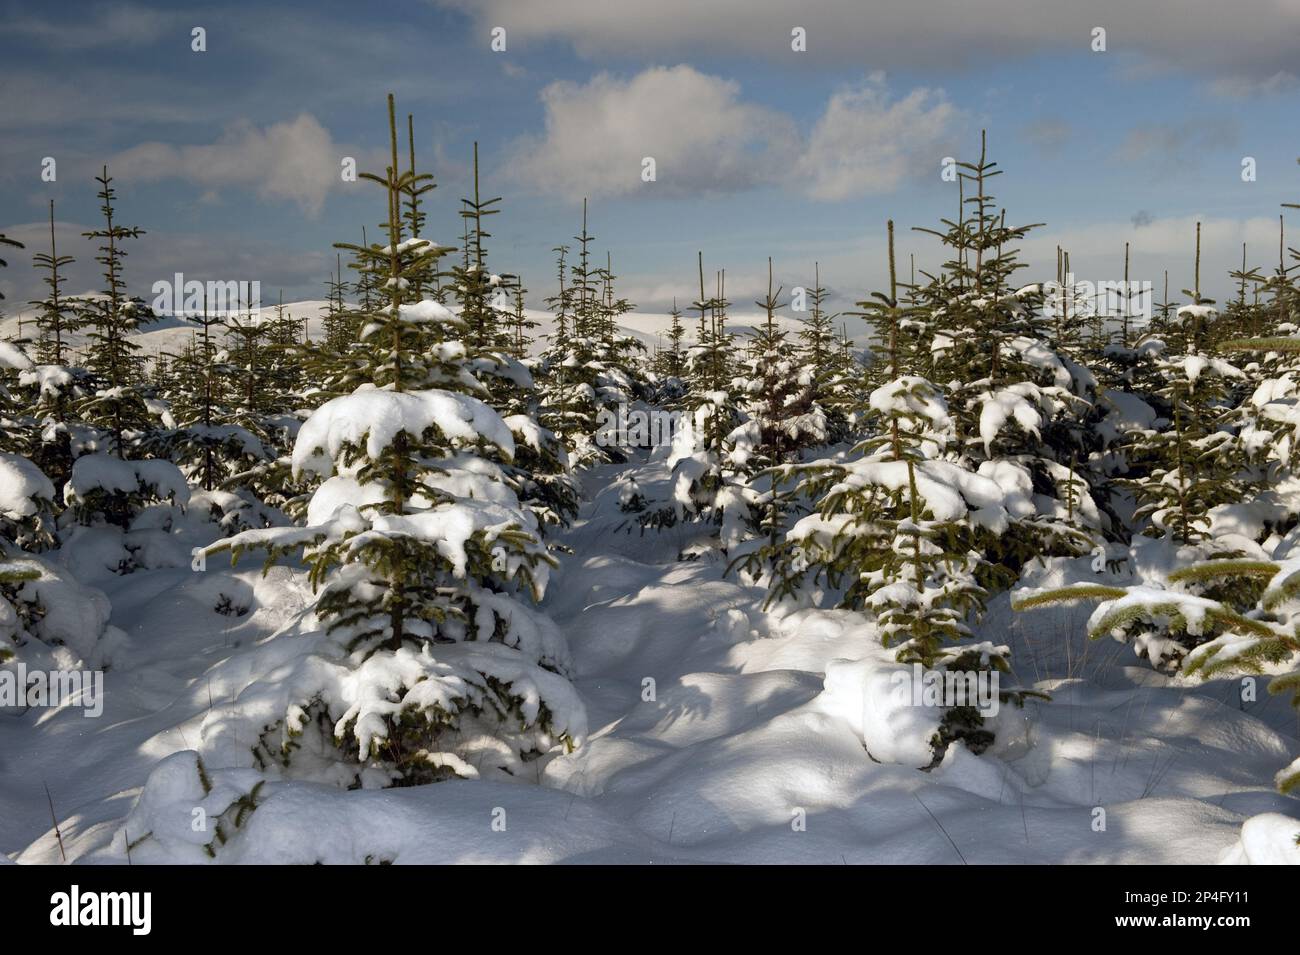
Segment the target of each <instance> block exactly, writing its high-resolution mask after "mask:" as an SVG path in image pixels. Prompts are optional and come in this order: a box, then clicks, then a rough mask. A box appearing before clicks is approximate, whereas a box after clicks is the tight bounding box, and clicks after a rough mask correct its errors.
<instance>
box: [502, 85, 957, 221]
mask: <svg viewBox="0 0 1300 955" xmlns="http://www.w3.org/2000/svg"><path fill="white" fill-rule="evenodd" d="M541 98H542V104H543V107H544V109H545V113H546V118H545V132H544V133H543V134H542V135H541V136H535V137H525V138H524V139H521V140H519V141H517V142H516V144H515V146H514V149H513V151H512V156H511V161H510V168H511V170H512V172H513V173H514V175H515V176H516V177H517V178H519V179H520V180H522V181H523V182H525V183H526V184H528V185H530V186H532V187H533V188H535V189H537V190H538V191H541V192H547V193H553V194H556V195H562V196H566V197H574V196H584V195H585V196H591V197H602V196H620V195H630V194H633V193H636V192H638V191H640V190H643V189H646V188H653V189H654V190H655V192H654V193H653V194H654V195H661V196H676V197H680V196H690V195H700V194H707V193H719V192H735V191H740V190H744V189H750V188H754V187H756V186H760V185H772V184H785V185H787V186H789V187H791V188H794V189H796V190H798V191H800V192H803V193H805V194H806V195H808V196H810V197H811V198H814V199H819V200H842V199H848V198H853V197H856V196H861V195H867V194H873V193H881V192H889V191H891V190H893V189H895V188H897V186H898V185H899V184H900V183H901V182H902V181H903V179H904V178H905V177H907V176H908V175H910V174H911V173H913V172H914V171H916V170H917V169H918V168H922V167H924V168H930V167H931V166H937V164H938V162H939V156H940V151H939V146H938V143H939V142H940V141H941V140H942V138H943V137H944V136H945V135H946V134H947V133H948V131H949V130H950V128H951V126H952V125H953V123H954V121H955V119H956V118H957V111H956V110H955V108H954V107H953V106H952V104H951V103H949V102H948V100H947V99H946V98H945V97H944V95H943V93H942V92H939V91H934V90H928V89H917V90H913V91H912V92H911V93H909V94H907V95H906V96H904V97H902V98H900V99H897V100H891V99H890V96H889V92H888V90H887V88H886V85H885V81H884V77H883V75H880V74H875V75H873V76H871V77H870V78H868V79H867V80H866V81H864V82H863V83H861V84H859V85H856V86H851V87H845V88H843V89H841V90H839V91H837V92H836V93H834V94H833V95H832V96H831V98H830V99H829V101H828V102H827V104H826V108H825V110H824V112H823V113H822V115H821V117H820V118H819V119H818V120H817V121H816V123H815V124H814V125H813V127H812V129H811V130H810V131H809V132H808V133H807V134H806V135H804V134H802V133H801V132H800V131H799V128H798V124H797V123H796V122H795V120H794V118H793V117H791V116H789V115H787V114H785V113H782V112H779V111H776V110H772V109H768V108H766V107H763V106H758V105H755V104H752V103H747V102H745V101H744V100H743V99H742V98H741V95H740V87H739V86H738V84H736V83H735V82H733V81H731V80H726V79H723V78H720V77H717V76H710V75H708V74H705V73H701V72H699V71H697V70H695V69H693V68H692V67H689V66H675V67H671V68H666V67H653V68H651V69H647V70H645V71H643V72H641V73H639V74H637V75H636V76H634V77H632V78H630V79H622V78H618V77H615V76H611V75H610V74H608V73H601V74H599V75H597V76H596V77H594V78H593V79H592V80H591V81H590V82H588V83H585V84H577V83H572V82H559V83H553V84H551V85H550V86H547V87H546V88H545V89H544V90H543V91H542V94H541ZM646 157H651V158H653V159H654V161H655V173H656V178H655V181H654V182H653V183H652V184H647V183H645V182H643V181H642V177H641V173H642V168H643V167H642V162H643V160H644V159H645V158H646Z"/></svg>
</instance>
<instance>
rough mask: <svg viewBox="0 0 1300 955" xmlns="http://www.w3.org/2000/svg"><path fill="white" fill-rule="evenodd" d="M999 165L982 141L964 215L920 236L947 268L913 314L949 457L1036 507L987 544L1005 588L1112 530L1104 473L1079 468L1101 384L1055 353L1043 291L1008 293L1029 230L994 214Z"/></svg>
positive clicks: (965, 175)
mask: <svg viewBox="0 0 1300 955" xmlns="http://www.w3.org/2000/svg"><path fill="white" fill-rule="evenodd" d="M996 165H997V164H996V163H994V162H991V161H989V160H988V159H987V153H986V150H985V146H984V139H983V136H981V148H980V159H979V162H978V163H962V164H960V170H961V171H960V172H959V176H958V178H959V181H970V182H973V183H974V190H973V191H974V195H971V196H969V197H966V198H965V200H964V203H965V206H968V207H969V209H970V212H969V214H968V215H963V217H962V218H961V219H959V221H957V222H949V221H947V220H945V228H944V229H942V230H930V229H922V230H920V231H924V232H930V233H931V234H934V235H936V236H938V237H939V238H940V240H941V241H942V242H943V244H944V245H945V246H946V247H947V248H948V249H949V250H950V252H951V255H952V258H951V259H950V260H949V261H948V262H947V263H945V266H944V272H942V273H941V274H940V275H939V276H937V277H932V278H931V279H930V281H929V282H928V283H927V284H926V285H924V286H923V287H921V288H919V289H918V290H917V292H916V304H917V307H918V308H920V309H921V310H922V311H923V313H924V314H925V316H926V317H925V320H924V330H925V332H926V336H927V338H928V346H929V347H928V350H929V352H930V362H929V367H930V369H931V370H930V374H931V376H932V378H931V380H934V381H938V382H944V383H946V384H945V393H946V397H947V402H948V407H949V410H950V413H951V415H952V417H953V421H954V424H955V427H956V431H957V435H958V438H959V441H960V444H959V445H958V446H957V447H956V448H955V449H954V450H955V452H956V453H957V454H958V455H959V456H960V458H961V459H962V463H963V464H964V465H966V466H969V467H970V468H971V469H972V470H976V471H978V472H979V473H981V474H985V475H987V476H988V477H990V479H992V480H994V481H995V482H996V483H997V484H998V485H999V486H1001V487H1003V488H1004V489H1005V490H1006V491H1007V492H1008V493H1009V494H1014V495H1015V496H1017V497H1018V498H1020V499H1023V500H1025V501H1027V502H1029V504H1030V505H1031V507H1032V512H1030V513H1026V514H1017V518H1018V519H1017V520H1016V521H1015V522H1014V523H1013V524H1012V525H1011V526H1009V527H1007V528H1006V529H1005V531H1004V532H1003V533H1001V534H999V535H997V536H996V537H995V538H993V539H990V540H989V541H987V545H988V546H989V547H990V548H992V550H991V552H990V553H989V555H988V556H989V557H990V558H991V560H992V564H993V566H996V567H999V568H1002V569H1003V570H1004V571H1005V573H1004V574H1003V577H1004V580H1003V583H1004V584H1006V583H1010V582H1011V581H1012V580H1014V579H1015V575H1016V574H1017V573H1018V572H1019V569H1020V566H1021V564H1023V562H1024V561H1026V560H1028V559H1030V558H1032V557H1035V556H1039V555H1042V554H1044V553H1059V554H1071V553H1077V552H1079V551H1080V550H1087V549H1091V548H1092V547H1093V546H1095V545H1096V543H1097V542H1098V541H1099V540H1100V537H1101V535H1102V534H1103V533H1117V532H1118V526H1117V521H1116V518H1115V517H1114V515H1113V514H1112V513H1111V511H1110V501H1109V497H1108V493H1107V486H1106V479H1105V475H1104V474H1102V473H1098V472H1097V471H1096V470H1095V469H1094V468H1091V467H1087V466H1085V465H1086V464H1087V462H1088V461H1089V458H1090V456H1091V454H1092V453H1093V452H1094V450H1095V437H1094V436H1093V434H1092V433H1091V432H1092V429H1091V427H1090V425H1089V423H1088V420H1087V412H1088V409H1089V408H1090V406H1091V405H1092V403H1093V401H1094V399H1095V397H1096V380H1095V378H1094V377H1093V375H1092V373H1091V372H1090V371H1089V370H1088V369H1087V368H1086V367H1084V366H1083V365H1081V364H1079V363H1078V362H1076V361H1074V360H1073V359H1071V358H1070V357H1069V356H1068V355H1067V354H1062V353H1060V352H1058V351H1057V350H1056V349H1055V348H1054V347H1053V345H1052V342H1051V340H1050V337H1049V332H1048V327H1047V324H1048V323H1047V322H1046V320H1045V316H1044V314H1043V310H1042V286H1041V285H1030V286H1026V287H1023V288H1020V289H1013V288H1012V287H1011V285H1010V282H1009V280H1010V279H1011V277H1012V276H1013V275H1014V274H1015V272H1017V271H1018V270H1019V269H1020V268H1022V267H1023V264H1022V263H1020V262H1019V261H1018V253H1017V250H1016V249H1015V248H1014V244H1015V243H1016V242H1018V241H1019V240H1020V239H1022V238H1023V237H1024V236H1025V234H1026V233H1027V232H1028V231H1029V230H1030V229H1031V228H1033V226H1016V227H1012V226H1008V225H1007V224H1006V214H1005V212H1004V211H995V204H994V199H993V196H991V195H990V194H989V193H988V191H987V182H988V180H989V179H990V178H991V177H993V176H997V175H1000V174H1001V170H999V169H997V168H996ZM963 211H964V210H963Z"/></svg>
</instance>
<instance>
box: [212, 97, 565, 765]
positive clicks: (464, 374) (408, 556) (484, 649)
mask: <svg viewBox="0 0 1300 955" xmlns="http://www.w3.org/2000/svg"><path fill="white" fill-rule="evenodd" d="M389 131H390V144H391V149H392V164H391V165H390V166H389V168H388V170H387V171H386V173H385V175H383V176H377V175H374V174H366V178H367V179H368V180H370V181H374V182H378V183H379V184H380V185H381V186H383V187H384V191H385V194H386V196H387V199H388V221H387V225H388V244H387V245H386V246H382V247H379V246H376V247H373V248H370V249H365V250H359V252H358V254H359V255H361V256H362V257H363V261H364V262H365V265H366V268H367V269H368V270H369V271H370V272H372V273H373V274H374V275H375V276H376V279H377V280H378V281H380V282H382V285H383V288H384V290H385V300H384V302H383V303H382V304H378V305H376V307H375V309H374V311H373V312H371V313H370V314H368V315H366V316H365V325H364V328H363V331H362V341H363V343H364V344H365V346H366V350H367V354H368V355H369V356H370V362H371V365H370V369H371V374H372V380H371V382H370V383H369V384H367V385H365V386H363V387H361V388H359V389H358V390H357V391H356V392H355V393H353V394H350V395H345V396H341V397H338V398H334V399H332V400H331V401H328V402H326V403H325V404H324V405H323V406H321V407H320V408H319V409H317V410H316V411H315V412H314V413H313V414H312V416H311V417H310V418H309V419H308V420H307V422H306V423H305V424H304V425H303V427H302V430H301V431H300V432H299V435H298V439H297V442H296V444H295V446H294V452H293V462H294V468H295V470H296V471H297V472H300V473H310V474H313V475H315V476H316V477H317V478H319V479H321V480H322V481H323V483H322V484H321V485H320V487H319V488H318V489H317V490H316V492H315V494H314V496H313V497H312V500H311V504H310V506H309V508H308V514H307V525H306V526H305V527H302V528H286V529H279V528H277V529H269V530H259V531H248V532H245V533H243V534H240V535H237V536H235V537H234V538H231V539H228V540H226V541H223V542H220V543H219V544H217V545H214V547H213V548H211V549H210V550H212V551H217V550H220V549H225V548H229V549H231V550H232V552H233V553H234V555H236V556H237V555H238V554H240V553H241V552H243V551H245V550H248V549H254V548H263V549H266V550H268V551H269V552H270V556H271V558H272V559H274V558H276V557H277V556H279V555H283V554H286V553H289V552H291V551H296V550H297V549H298V548H301V547H305V548H306V550H305V558H306V560H307V562H308V563H309V565H310V567H311V580H312V582H313V583H314V584H315V585H317V586H319V587H320V588H321V590H320V596H319V598H318V601H317V604H316V615H317V616H318V617H319V618H320V619H321V620H322V621H323V622H324V623H325V625H326V631H325V633H324V634H320V635H318V636H317V637H316V639H317V640H318V641H319V644H318V647H317V649H316V650H315V651H314V652H313V653H311V654H309V655H307V656H305V657H303V658H302V662H301V664H300V665H299V666H298V667H297V669H296V671H295V673H294V674H292V675H291V676H290V677H289V678H288V679H287V680H284V681H275V682H271V683H255V684H253V685H252V686H250V687H249V688H248V689H247V690H246V691H245V692H244V693H243V694H242V695H241V696H240V698H239V699H237V700H236V701H235V703H234V704H233V705H232V707H231V708H230V710H229V712H228V713H225V714H222V715H220V716H218V717H217V718H216V720H215V723H214V725H215V726H216V727H217V731H218V732H220V731H222V730H223V729H225V730H230V729H231V725H230V724H231V722H232V721H233V723H235V724H237V727H236V728H235V729H234V730H233V732H235V733H236V735H237V736H239V738H240V739H242V740H243V741H244V742H246V743H248V745H249V746H250V747H251V748H252V751H253V756H254V758H255V759H256V761H257V763H258V764H259V765H261V766H262V767H263V768H266V767H269V766H271V765H274V764H277V763H282V764H283V765H284V766H285V767H286V769H287V771H289V772H295V771H297V772H301V773H303V774H304V775H309V776H312V777H314V778H321V779H329V780H333V781H335V782H338V783H340V784H345V785H362V786H376V785H390V784H399V785H401V784H406V785H409V784H417V783H423V782H431V781H436V780H439V779H443V778H447V777H451V776H462V777H479V776H483V777H489V776H490V777H501V778H515V779H529V778H532V776H533V770H531V769H530V768H529V764H530V763H535V762H536V761H538V760H541V759H542V758H544V757H546V756H547V755H548V754H551V753H553V752H554V751H556V750H559V749H568V748H572V747H573V746H575V745H577V744H578V743H579V742H580V741H581V739H582V737H583V734H584V732H585V717H584V714H583V708H582V705H581V702H580V701H579V699H578V697H577V695H576V693H575V692H574V690H573V687H572V686H571V685H570V683H569V682H568V679H567V676H566V674H567V671H568V662H567V651H566V648H565V645H564V639H563V637H562V636H561V634H560V633H559V631H558V630H557V629H556V627H555V626H554V624H552V623H551V622H550V621H549V620H548V619H547V618H546V617H545V616H543V615H542V614H541V613H539V612H537V611H534V610H532V609H530V608H529V607H528V605H527V603H526V600H527V599H529V598H531V599H534V600H536V599H539V598H540V596H541V593H542V591H543V589H544V587H545V585H546V579H547V572H548V570H549V568H550V566H551V564H552V563H553V558H551V556H550V555H549V554H548V553H547V551H546V548H545V546H544V545H543V544H542V542H541V540H540V538H539V535H538V529H537V523H536V520H535V518H534V517H533V516H532V514H531V513H530V512H529V511H528V510H527V509H525V508H524V507H522V506H521V505H520V504H519V502H518V499H517V498H516V496H515V494H514V491H513V490H512V488H511V487H510V485H509V483H508V482H507V479H506V477H505V474H504V472H503V470H502V465H503V464H506V463H508V462H509V461H510V459H511V458H512V456H513V455H514V453H515V443H514V441H513V439H512V436H511V433H510V430H509V429H508V428H507V426H506V424H505V422H504V421H502V419H501V418H500V416H499V415H497V414H496V412H494V411H493V410H492V409H491V408H490V407H489V406H488V405H487V404H485V403H484V402H483V401H481V400H479V399H478V398H476V397H473V396H472V395H471V394H469V393H467V392H468V391H470V390H472V391H475V392H478V391H481V390H482V387H483V386H482V385H481V384H479V383H478V382H476V381H475V380H474V377H473V374H472V372H471V370H470V367H469V366H468V364H467V361H466V358H465V349H464V347H463V346H462V345H461V344H460V342H459V341H458V340H457V339H456V338H454V337H452V336H453V335H454V334H459V333H460V332H462V331H467V330H468V329H467V328H466V326H465V324H464V323H462V322H461V321H460V320H458V318H457V317H456V316H454V315H453V314H452V313H451V312H450V311H448V310H447V309H446V308H445V307H443V306H442V305H440V304H439V303H437V302H434V301H429V300H425V301H421V302H412V303H408V302H407V300H406V296H407V294H408V289H409V285H408V283H407V281H406V279H405V273H406V269H407V267H408V266H409V265H411V264H412V263H418V262H419V260H420V259H421V258H422V257H423V256H425V255H426V254H427V247H428V245H429V243H428V242H427V240H424V239H419V238H413V237H404V236H403V220H402V217H401V198H402V195H403V193H404V191H405V189H406V188H407V186H408V184H409V182H410V176H411V173H409V172H408V173H401V172H399V171H398V165H397V136H396V129H395V123H394V110H393V102H392V98H391V96H390V98H389ZM435 382H436V383H440V384H450V385H453V386H454V385H456V384H457V383H470V384H473V385H474V386H475V387H473V388H472V389H471V388H464V389H463V390H442V389H439V388H433V387H431V384H433V383H435ZM282 639H300V638H299V637H296V636H292V635H289V634H286V635H285V636H283V637H282ZM322 754H323V755H322ZM536 765H537V767H538V768H540V765H541V764H540V763H539V762H538V763H536Z"/></svg>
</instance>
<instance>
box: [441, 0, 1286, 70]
mask: <svg viewBox="0 0 1300 955" xmlns="http://www.w3.org/2000/svg"><path fill="white" fill-rule="evenodd" d="M434 2H436V3H438V4H439V5H441V6H444V7H449V8H453V9H458V10H461V11H463V12H464V13H466V14H467V15H469V16H472V17H473V18H474V19H475V21H476V23H477V24H478V27H479V28H480V29H484V28H487V27H491V26H504V27H506V29H507V30H508V31H509V36H510V42H511V44H512V46H514V45H523V44H527V43H528V42H530V41H547V40H560V41H563V42H569V43H572V45H573V46H574V48H575V49H576V50H577V51H578V53H579V54H581V55H584V56H589V57H594V58H599V57H608V56H617V55H627V54H631V55H644V56H649V57H655V58H663V57H666V56H680V55H685V54H715V53H716V52H717V51H718V50H726V51H728V52H729V53H730V54H733V55H744V54H749V55H755V56H764V57H769V58H774V59H781V58H788V57H797V56H803V57H807V58H809V59H815V60H827V59H830V60H835V61H837V62H839V63H845V62H855V63H862V62H868V63H872V64H874V65H876V66H877V67H881V68H885V69H901V68H908V69H917V68H936V67H937V68H950V67H959V66H964V65H967V64H969V63H971V62H973V61H977V60H978V61H980V62H984V63H988V62H1000V61H1004V60H1006V59H1009V58H1014V57H1019V56H1033V55H1036V54H1039V53H1042V52H1044V51H1049V50H1050V51H1066V52H1068V51H1070V50H1077V51H1079V52H1080V53H1088V52H1089V43H1090V41H1091V30H1092V28H1093V27H1096V26H1104V27H1105V28H1106V29H1107V43H1108V48H1109V49H1110V50H1111V51H1112V54H1110V55H1114V53H1116V52H1120V53H1123V52H1129V53H1138V54H1145V55H1147V56H1148V57H1150V58H1151V59H1154V60H1159V61H1161V62H1163V63H1165V64H1168V65H1172V66H1176V67H1180V68H1184V69H1188V70H1193V71H1198V72H1206V73H1212V74H1241V75H1245V76H1253V77H1261V76H1269V75H1271V74H1272V73H1274V72H1276V71H1278V70H1285V69H1288V68H1294V54H1295V37H1296V33H1297V30H1300V4H1298V3H1296V2H1295V0H1236V2H1234V3H1231V4H1214V3H1189V2H1188V0H1144V2H1142V3H1134V2H1132V0H1093V2H1091V3H1086V4H1085V3H1069V2H1066V0H1046V2H1044V0H983V2H981V3H979V4H978V5H973V4H971V3H970V2H969V0H910V2H908V3H864V2H863V0H803V2H801V3H799V4H792V3H790V2H789V0H708V2H707V3H704V2H701V0H655V2H654V3H643V2H641V0H603V2H601V3H591V2H590V0H547V2H545V3H539V2H537V0H434ZM795 26H802V27H804V28H805V29H806V30H807V33H808V50H807V52H806V53H801V54H795V53H792V52H791V50H790V31H791V29H792V28H793V27H795Z"/></svg>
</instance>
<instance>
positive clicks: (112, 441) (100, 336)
mask: <svg viewBox="0 0 1300 955" xmlns="http://www.w3.org/2000/svg"><path fill="white" fill-rule="evenodd" d="M95 181H96V182H98V183H99V186H100V188H99V193H98V195H99V199H100V202H101V206H100V211H101V212H102V213H103V216H104V226H103V228H101V229H95V230H92V231H90V232H85V233H83V235H84V236H85V237H86V238H88V239H97V240H99V241H100V242H101V243H102V244H101V245H100V246H99V254H98V255H97V256H95V261H97V262H98V263H100V265H102V266H103V268H104V271H103V278H104V288H103V290H102V291H101V293H100V295H99V297H98V298H96V299H93V300H90V301H88V302H87V303H86V305H85V313H84V316H83V319H82V321H83V323H84V324H85V325H86V326H88V327H89V328H90V334H89V338H90V342H89V348H90V354H89V359H88V362H87V365H88V368H89V370H90V372H91V373H92V374H93V375H94V376H95V384H96V390H95V393H94V394H93V395H91V396H89V397H87V398H86V399H85V400H83V401H82V402H81V403H80V407H79V408H78V409H77V411H78V414H79V415H80V417H81V418H83V419H84V420H86V421H88V422H90V423H91V424H94V425H95V426H96V427H98V428H100V429H101V430H102V431H103V432H104V433H105V444H106V448H104V450H107V451H108V452H109V453H112V454H115V455H116V456H117V457H119V458H126V457H129V456H130V454H131V452H132V449H133V447H134V446H135V445H136V444H137V443H138V442H139V441H140V440H141V438H142V437H143V435H144V433H145V432H146V431H147V429H148V427H149V416H148V412H147V410H146V408H145V404H144V398H143V394H142V392H141V388H140V382H141V380H142V379H143V378H144V366H143V364H142V361H141V359H140V356H139V354H138V353H139V350H140V346H139V345H138V344H136V343H135V342H134V341H132V336H133V335H134V334H135V333H136V332H137V331H138V330H139V328H140V326H141V325H142V324H145V323H147V322H149V321H152V320H153V316H152V314H151V312H150V310H149V308H148V306H147V305H146V304H145V303H144V302H143V300H141V299H139V298H133V297H131V296H130V295H129V294H128V291H127V284H126V279H125V277H124V274H123V265H124V262H123V260H124V259H125V258H126V254H127V253H126V249H125V248H123V244H124V243H125V242H126V240H128V239H135V238H138V237H140V236H141V235H143V234H144V230H143V229H140V228H139V227H137V226H124V225H122V224H121V223H119V222H117V221H115V218H114V217H115V213H116V210H115V208H114V205H113V203H114V200H115V199H116V192H115V190H114V189H113V185H112V183H113V180H112V177H110V176H109V174H108V167H107V166H105V167H104V169H103V171H102V172H101V174H100V175H99V176H96V177H95Z"/></svg>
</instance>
